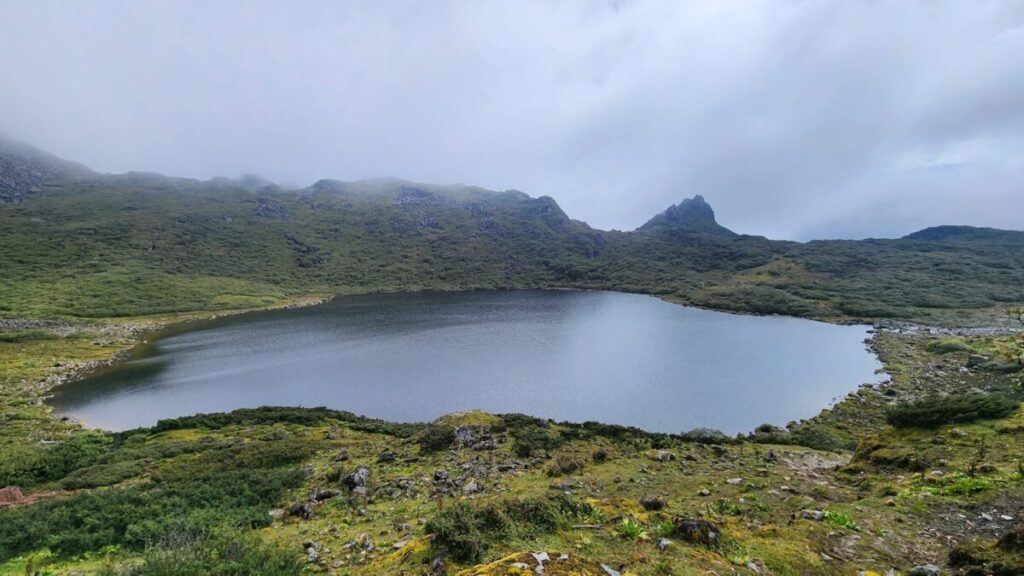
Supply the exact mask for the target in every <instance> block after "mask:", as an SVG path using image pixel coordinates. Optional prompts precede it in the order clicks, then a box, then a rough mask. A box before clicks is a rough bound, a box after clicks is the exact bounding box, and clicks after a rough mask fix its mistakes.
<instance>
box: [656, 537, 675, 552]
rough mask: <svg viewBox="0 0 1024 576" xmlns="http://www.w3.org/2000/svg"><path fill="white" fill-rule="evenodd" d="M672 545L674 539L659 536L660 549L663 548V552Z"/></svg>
mask: <svg viewBox="0 0 1024 576" xmlns="http://www.w3.org/2000/svg"><path fill="white" fill-rule="evenodd" d="M671 545H672V541H671V540H669V539H668V538H658V550H661V551H662V552H664V551H665V550H667V549H668V547H669V546H671Z"/></svg>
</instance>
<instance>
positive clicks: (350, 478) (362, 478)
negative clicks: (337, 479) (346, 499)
mask: <svg viewBox="0 0 1024 576" xmlns="http://www.w3.org/2000/svg"><path fill="white" fill-rule="evenodd" d="M369 481H370V469H369V468H368V467H367V466H358V467H356V469H355V470H353V471H351V472H349V473H348V474H346V475H344V476H342V477H341V485H342V486H344V487H345V488H348V489H349V491H350V492H353V493H355V492H356V489H358V488H362V491H361V492H360V493H361V494H363V495H365V494H366V484H367V482H369Z"/></svg>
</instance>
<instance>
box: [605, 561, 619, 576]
mask: <svg viewBox="0 0 1024 576" xmlns="http://www.w3.org/2000/svg"><path fill="white" fill-rule="evenodd" d="M601 570H604V573H605V574H607V575H608V576H622V573H621V572H619V571H618V570H615V569H613V568H612V567H611V566H609V565H607V564H601Z"/></svg>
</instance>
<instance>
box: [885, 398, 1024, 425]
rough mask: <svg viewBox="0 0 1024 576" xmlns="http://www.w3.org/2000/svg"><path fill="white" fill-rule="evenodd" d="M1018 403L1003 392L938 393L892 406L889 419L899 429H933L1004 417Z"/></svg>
mask: <svg viewBox="0 0 1024 576" xmlns="http://www.w3.org/2000/svg"><path fill="white" fill-rule="evenodd" d="M1019 405H1020V402H1018V401H1016V400H1011V399H1010V398H1007V397H1006V396H1003V395H1002V394H978V393H970V394H965V395H960V396H939V397H936V398H924V399H921V400H915V401H914V402H909V403H906V404H901V405H899V406H893V407H892V408H890V409H889V410H888V411H887V412H886V421H888V422H889V424H891V425H893V426H896V427H897V428H911V427H918V428H934V427H936V426H941V425H943V424H954V423H958V422H973V421H975V420H981V419H986V418H1004V417H1006V416H1009V415H1010V414H1012V413H1013V412H1015V411H1016V410H1017V407H1018V406H1019Z"/></svg>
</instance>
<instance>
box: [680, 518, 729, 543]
mask: <svg viewBox="0 0 1024 576" xmlns="http://www.w3.org/2000/svg"><path fill="white" fill-rule="evenodd" d="M672 524H673V527H674V533H675V534H676V535H677V536H679V538H680V539H682V540H683V541H684V542H688V543H690V544H698V545H700V546H706V547H708V548H714V547H716V546H717V545H718V541H719V536H720V535H721V533H722V532H721V531H720V530H719V529H718V527H717V526H715V525H714V524H712V523H711V522H708V521H707V520H702V519H700V518H674V519H673V520H672Z"/></svg>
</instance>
